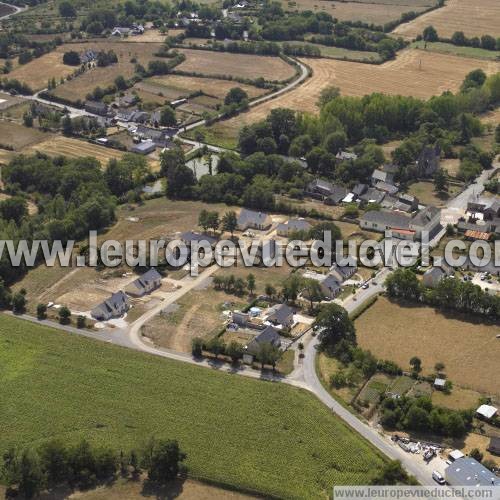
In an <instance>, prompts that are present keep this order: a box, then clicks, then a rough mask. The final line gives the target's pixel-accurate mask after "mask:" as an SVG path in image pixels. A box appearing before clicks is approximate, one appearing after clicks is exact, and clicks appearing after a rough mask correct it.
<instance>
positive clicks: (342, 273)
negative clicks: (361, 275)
mask: <svg viewBox="0 0 500 500" xmlns="http://www.w3.org/2000/svg"><path fill="white" fill-rule="evenodd" d="M357 270H358V268H357V267H356V266H340V265H339V264H337V263H335V264H333V266H332V267H330V272H329V274H331V275H332V276H334V277H335V278H337V280H338V281H340V282H341V283H343V282H344V281H346V280H348V279H349V278H351V277H352V276H353V275H354V274H356V271H357Z"/></svg>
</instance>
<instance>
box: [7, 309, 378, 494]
mask: <svg viewBox="0 0 500 500" xmlns="http://www.w3.org/2000/svg"><path fill="white" fill-rule="evenodd" d="M0 386H1V389H0V391H1V392H0V394H1V397H0V421H1V422H2V432H1V433H0V452H2V451H3V450H5V449H6V447H7V446H9V445H11V444H19V445H27V444H33V445H37V444H39V443H41V442H43V440H47V439H50V438H53V437H58V438H61V439H63V440H65V441H67V442H74V441H76V440H79V439H80V438H82V437H85V438H87V439H89V440H90V441H91V442H93V443H95V444H106V445H109V446H111V447H113V448H114V449H116V450H120V449H123V450H130V449H132V448H137V447H140V445H141V443H143V442H144V440H145V439H146V438H147V437H148V436H150V435H152V434H154V435H156V436H158V437H165V438H175V439H178V440H179V442H180V444H181V447H182V448H183V449H184V450H185V451H186V452H187V453H188V461H187V462H188V463H187V465H188V467H189V470H190V473H191V474H192V475H193V476H194V477H199V478H206V479H210V480H212V481H216V482H219V483H223V484H226V485H229V486H232V487H235V488H245V489H251V490H256V491H259V492H261V493H263V494H265V495H273V496H277V497H281V498H325V497H326V496H327V495H330V494H331V487H332V486H333V485H334V484H360V483H366V481H367V480H368V478H369V477H370V475H371V474H373V473H375V472H376V471H377V469H378V468H380V466H381V465H382V464H383V458H382V457H381V456H380V455H379V454H378V452H377V451H376V450H374V449H373V448H372V447H371V445H369V444H368V443H367V442H366V441H364V440H363V439H362V438H361V437H360V436H358V435H357V434H355V433H353V432H352V431H351V430H350V429H349V428H347V427H346V426H345V425H344V424H343V423H342V422H341V421H340V420H339V419H338V418H336V417H335V416H334V415H332V414H331V412H330V410H329V409H328V408H326V407H325V406H323V405H322V404H321V403H320V402H319V401H318V400H316V398H314V397H313V396H312V395H311V394H309V393H307V392H305V391H302V390H299V389H295V388H293V387H290V386H287V385H285V384H278V383H270V382H264V381H257V380H251V379H246V378H243V377H239V376H236V375H228V374H223V373H218V372H216V371H210V370H207V369H205V368H200V367H196V366H192V365H187V364H183V363H178V362H174V361H170V360H165V359H162V358H158V357H155V356H151V355H146V354H142V353H138V352H134V351H131V350H127V349H124V348H120V347H116V346H113V345H110V344H105V343H100V342H97V341H93V340H88V339H85V338H82V337H77V336H74V335H70V334H66V333H64V332H60V331H56V330H53V329H51V328H48V327H44V326H40V325H36V324H32V323H28V322H25V321H23V320H19V319H16V318H12V317H8V316H1V318H0Z"/></svg>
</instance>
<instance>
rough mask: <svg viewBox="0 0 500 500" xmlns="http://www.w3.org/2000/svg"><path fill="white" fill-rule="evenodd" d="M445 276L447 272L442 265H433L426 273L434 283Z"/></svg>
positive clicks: (425, 275)
mask: <svg viewBox="0 0 500 500" xmlns="http://www.w3.org/2000/svg"><path fill="white" fill-rule="evenodd" d="M445 276H446V273H445V272H444V271H443V269H441V268H440V267H431V268H430V269H427V271H425V273H424V278H427V279H430V280H431V281H432V282H433V283H437V282H438V281H439V280H441V279H442V278H444V277H445Z"/></svg>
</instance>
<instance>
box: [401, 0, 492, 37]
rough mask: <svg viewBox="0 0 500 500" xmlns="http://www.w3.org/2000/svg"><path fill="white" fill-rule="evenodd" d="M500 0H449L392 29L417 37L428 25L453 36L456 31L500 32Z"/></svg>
mask: <svg viewBox="0 0 500 500" xmlns="http://www.w3.org/2000/svg"><path fill="white" fill-rule="evenodd" d="M499 19H500V3H499V2H498V0H474V1H471V0H447V2H446V5H445V6H444V7H442V8H440V9H436V10H434V11H432V12H428V13H427V14H423V15H422V16H420V17H417V18H416V19H414V20H413V21H410V22H409V23H405V24H401V25H399V26H398V27H397V28H396V29H395V30H394V31H393V33H394V34H395V35H399V36H405V37H408V38H415V37H416V36H417V35H420V34H421V33H422V31H423V30H424V29H425V27H426V26H429V25H432V26H434V27H435V28H436V30H437V32H438V35H439V36H441V37H451V35H453V33H455V31H463V32H464V33H465V35H466V36H469V37H472V36H481V35H491V36H493V37H498V36H500V23H499V22H498V20H499Z"/></svg>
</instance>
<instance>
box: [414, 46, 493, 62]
mask: <svg viewBox="0 0 500 500" xmlns="http://www.w3.org/2000/svg"><path fill="white" fill-rule="evenodd" d="M411 47H413V48H416V49H424V47H426V49H425V50H428V51H430V52H440V53H441V54H453V55H455V56H462V57H472V58H477V59H491V60H493V61H497V60H498V59H499V58H500V50H486V49H481V48H479V47H461V46H458V45H453V44H452V43H444V42H427V43H426V42H424V41H420V42H413V44H412V45H411Z"/></svg>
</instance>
